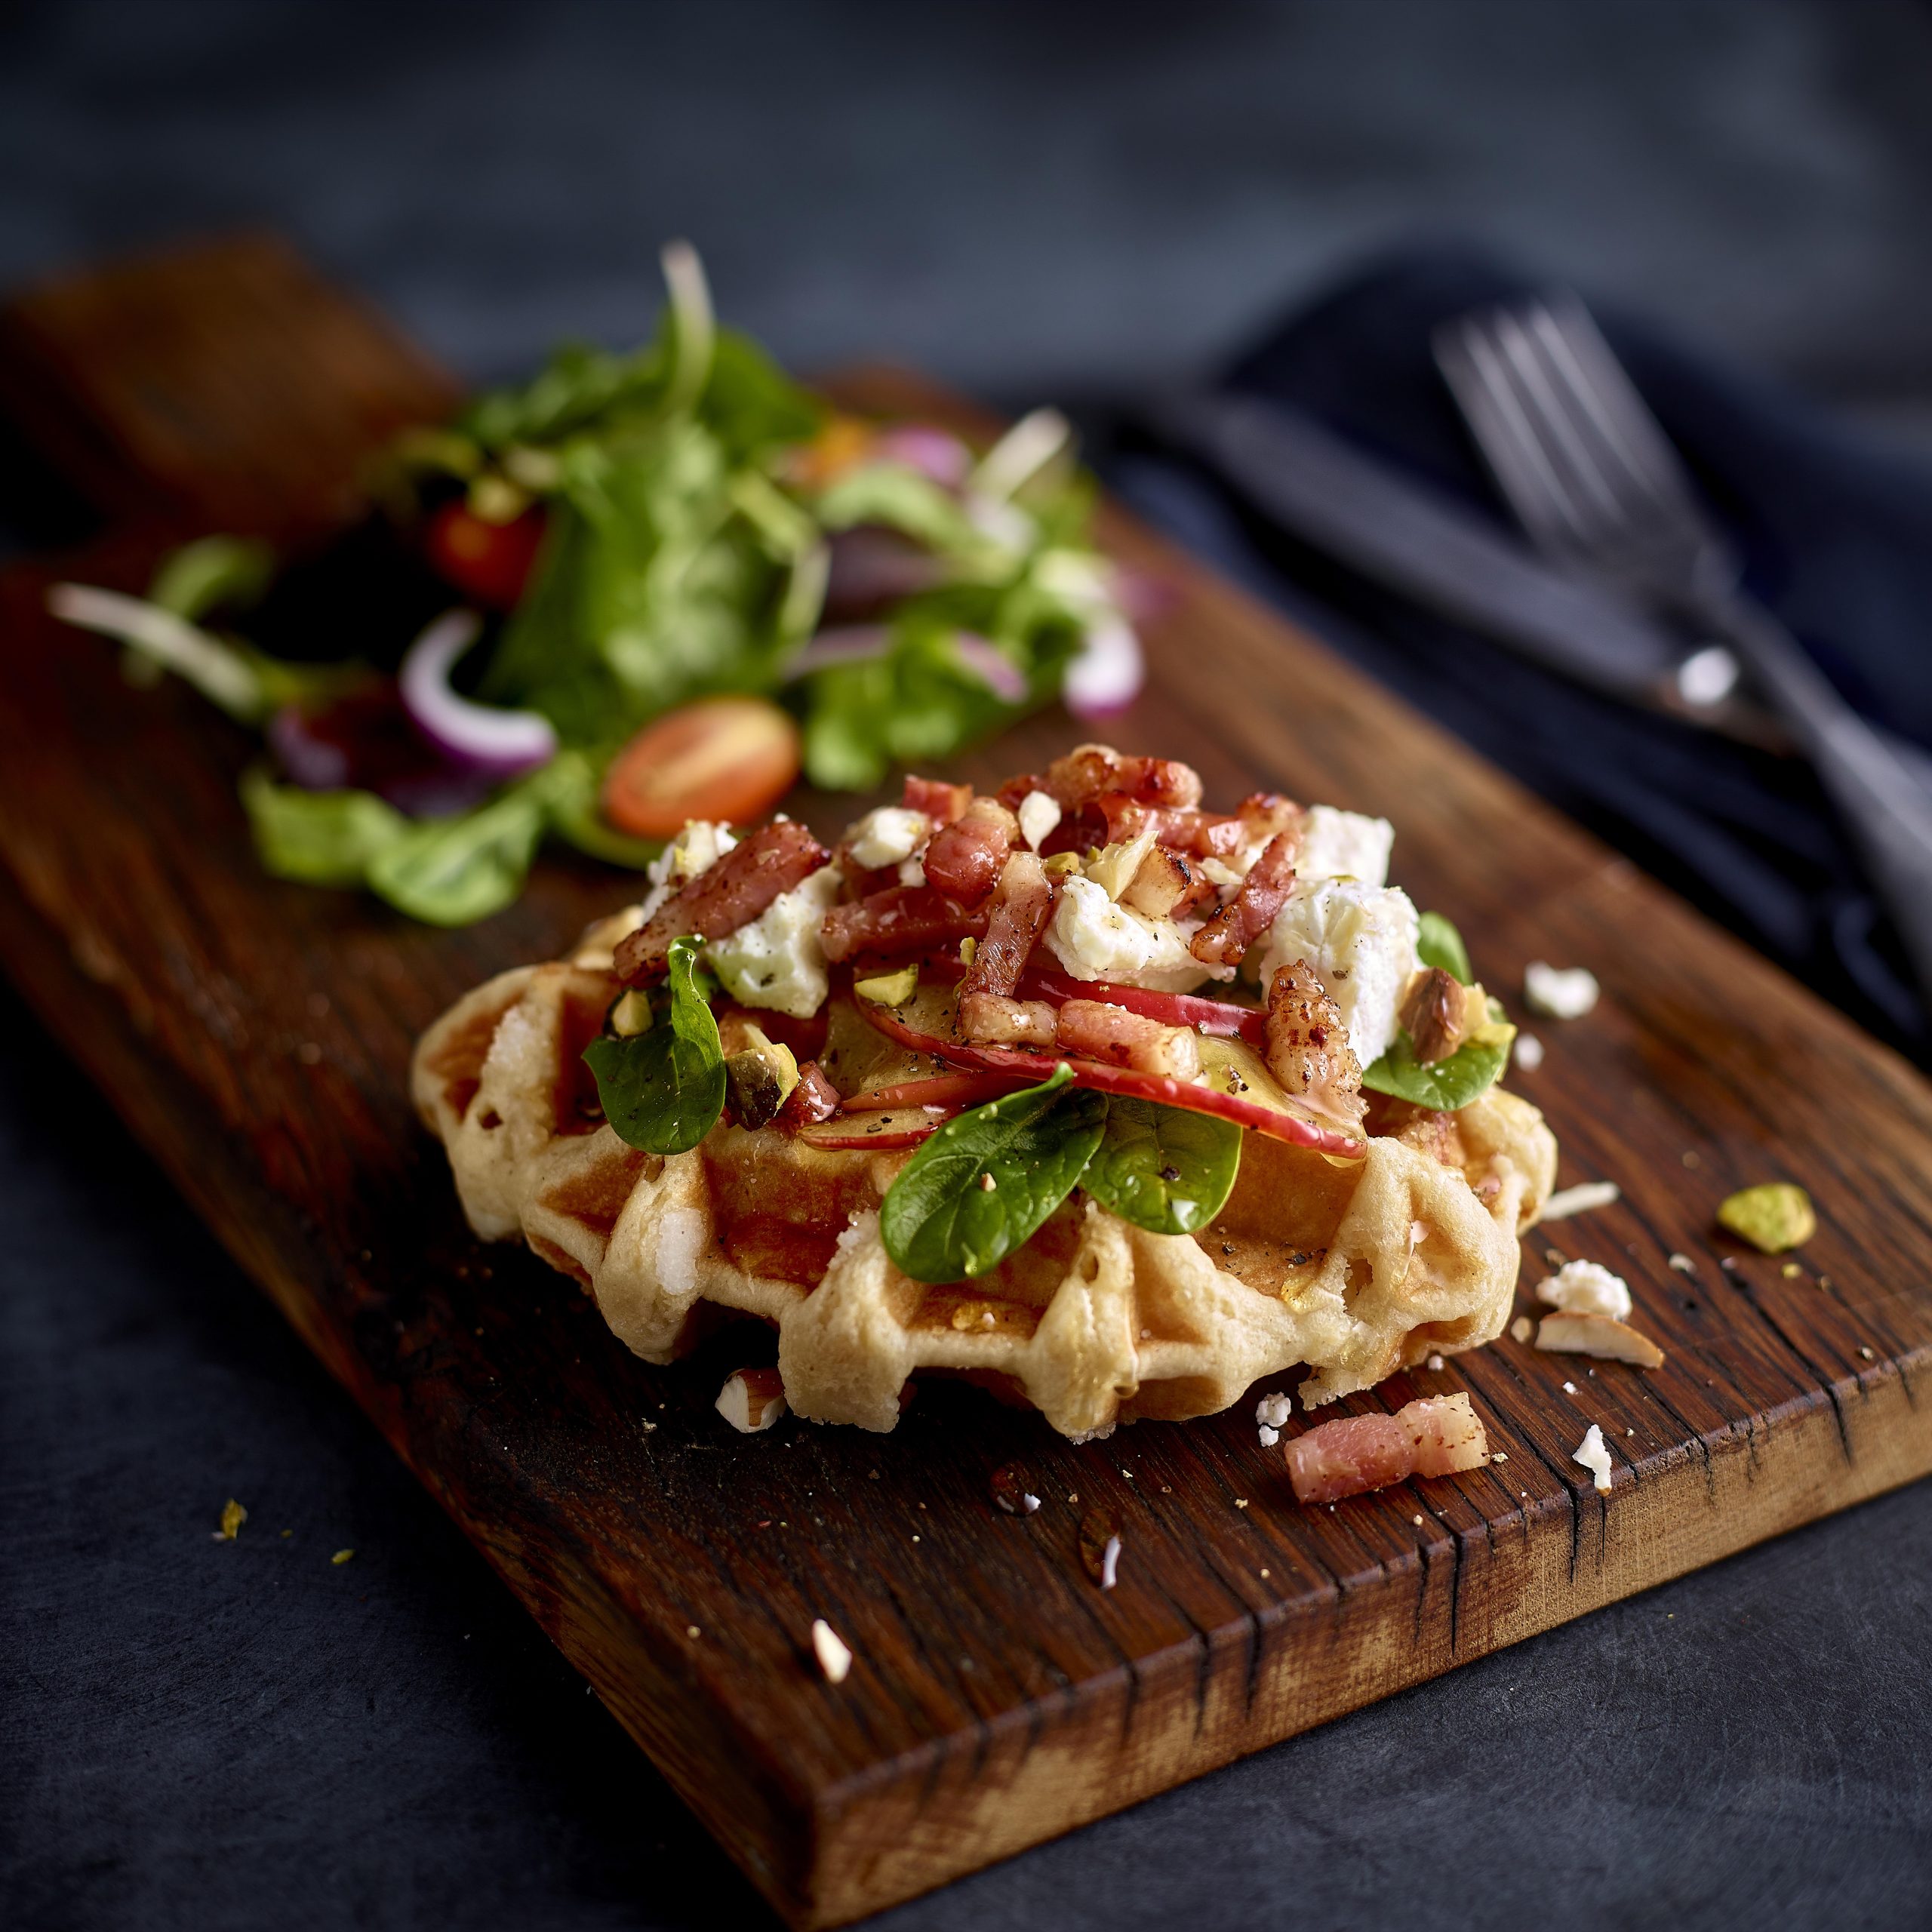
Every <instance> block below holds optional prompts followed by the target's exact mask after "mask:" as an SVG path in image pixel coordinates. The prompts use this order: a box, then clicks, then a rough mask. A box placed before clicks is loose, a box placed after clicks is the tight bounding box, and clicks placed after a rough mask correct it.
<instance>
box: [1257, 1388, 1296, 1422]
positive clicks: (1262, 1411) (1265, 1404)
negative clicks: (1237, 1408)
mask: <svg viewBox="0 0 1932 1932" xmlns="http://www.w3.org/2000/svg"><path fill="white" fill-rule="evenodd" d="M1292 1413H1293V1410H1292V1408H1291V1406H1290V1404H1289V1400H1288V1398H1287V1396H1285V1395H1263V1397H1262V1398H1261V1399H1260V1401H1258V1402H1257V1403H1256V1404H1255V1405H1254V1420H1256V1421H1257V1422H1258V1423H1260V1425H1261V1426H1262V1427H1263V1428H1264V1429H1279V1428H1280V1427H1281V1425H1282V1424H1283V1423H1284V1422H1286V1421H1287V1419H1288V1417H1289V1416H1290V1415H1291V1414H1292Z"/></svg>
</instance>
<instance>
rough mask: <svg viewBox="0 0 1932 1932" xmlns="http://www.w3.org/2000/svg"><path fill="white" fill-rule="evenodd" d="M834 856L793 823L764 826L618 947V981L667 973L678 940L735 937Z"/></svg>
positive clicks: (641, 979) (782, 821)
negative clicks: (666, 965) (668, 959)
mask: <svg viewBox="0 0 1932 1932" xmlns="http://www.w3.org/2000/svg"><path fill="white" fill-rule="evenodd" d="M829 856H830V855H829V854H828V853H827V852H826V849H825V848H824V847H823V845H821V844H820V843H819V842H818V841H817V839H816V838H814V837H813V836H812V835H811V833H810V832H808V831H807V830H806V829H805V828H804V826H802V825H800V824H798V823H796V822H795V820H792V819H789V818H781V819H776V820H774V821H773V822H772V823H771V824H770V825H766V826H760V827H759V828H758V830H757V831H755V832H750V833H748V834H747V835H746V837H745V838H744V840H743V843H742V844H738V845H736V846H734V847H733V848H732V849H731V851H728V852H727V853H726V854H724V857H723V858H721V859H720V860H718V863H716V864H715V866H711V867H710V868H709V869H708V870H706V871H704V872H700V873H699V874H698V875H697V877H696V878H693V879H688V880H687V881H685V884H684V886H683V888H682V889H681V890H680V891H678V892H676V893H675V894H672V897H670V898H669V899H667V900H666V901H665V902H664V903H663V905H662V906H659V907H658V909H657V911H656V912H654V913H653V914H652V915H651V917H650V918H648V919H647V920H646V921H645V923H644V924H642V925H641V926H640V927H639V928H638V929H637V931H635V932H634V933H629V934H626V935H625V937H623V939H622V940H620V941H619V942H618V944H617V952H616V957H615V961H614V963H615V964H616V967H617V977H619V978H620V980H628V981H629V983H631V984H632V985H633V986H635V985H637V984H638V983H641V982H645V981H648V980H654V979H656V978H657V976H658V975H659V974H661V973H662V972H663V970H664V961H665V959H666V957H667V955H669V951H670V946H671V942H672V940H674V939H677V938H678V937H681V935H682V934H686V933H695V934H697V936H698V937H699V938H700V939H722V938H723V937H724V935H725V934H727V933H734V932H736V931H737V930H738V928H740V926H743V925H747V924H749V923H750V922H751V921H752V920H753V919H755V918H758V916H759V915H761V913H762V912H764V910H765V909H766V908H767V907H768V906H770V905H771V902H772V901H773V900H774V899H776V898H777V897H779V896H780V894H782V893H786V892H789V891H791V890H792V888H793V887H794V886H795V885H797V884H799V883H800V882H801V881H803V880H804V879H806V878H809V877H810V876H811V874H813V873H814V872H817V870H818V869H819V867H820V866H822V865H823V864H824V863H825V862H826V859H827V858H828V857H829Z"/></svg>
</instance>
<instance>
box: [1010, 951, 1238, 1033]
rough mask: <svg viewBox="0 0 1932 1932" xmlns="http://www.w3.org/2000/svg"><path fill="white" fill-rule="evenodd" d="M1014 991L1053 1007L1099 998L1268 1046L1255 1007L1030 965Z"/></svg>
mask: <svg viewBox="0 0 1932 1932" xmlns="http://www.w3.org/2000/svg"><path fill="white" fill-rule="evenodd" d="M1034 957H1035V958H1038V957H1039V955H1038V953H1035V955H1034ZM1019 990H1020V998H1022V999H1044V1000H1050V1001H1052V1003H1053V1004H1054V1005H1055V1006H1059V1005H1060V1004H1063V1002H1064V1001H1067V1000H1070V999H1098V1000H1104V1001H1106V1003H1107V1004H1108V1005H1109V1006H1124V1007H1125V1008H1127V1010H1128V1012H1130V1013H1139V1014H1145V1015H1146V1017H1147V1018H1148V1019H1149V1020H1159V1021H1160V1023H1161V1025H1163V1026H1188V1027H1192V1029H1193V1030H1194V1031H1195V1032H1197V1033H1204V1034H1207V1035H1212V1036H1214V1037H1215V1038H1223V1039H1242V1040H1245V1041H1247V1043H1248V1044H1249V1045H1250V1046H1251V1047H1265V1046H1266V1044H1268V1019H1267V1015H1266V1014H1264V1013H1263V1011H1261V1009H1260V1008H1259V1007H1258V1006H1236V1005H1235V1004H1234V1002H1233V1001H1232V1000H1223V999H1204V998H1201V995H1199V994H1198V993H1157V992H1153V991H1152V990H1150V989H1149V988H1147V987H1146V986H1115V984H1113V983H1112V981H1110V980H1076V979H1075V978H1074V977H1072V975H1071V974H1066V973H1060V972H1056V971H1054V969H1053V968H1051V967H1045V966H1029V968H1027V970H1026V972H1025V973H1024V974H1023V975H1022V976H1021V977H1020V989H1019Z"/></svg>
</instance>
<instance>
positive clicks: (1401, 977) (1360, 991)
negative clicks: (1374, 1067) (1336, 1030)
mask: <svg viewBox="0 0 1932 1932" xmlns="http://www.w3.org/2000/svg"><path fill="white" fill-rule="evenodd" d="M1419 932H1420V921H1419V920H1418V918H1417V915H1416V909H1415V907H1414V905H1413V904H1412V903H1411V900H1410V898H1409V895H1408V894H1407V893H1406V892H1404V891H1401V890H1400V889H1399V888H1396V887H1394V886H1373V885H1365V884H1362V883H1361V881H1358V880H1355V879H1342V878H1324V879H1317V880H1315V881H1314V882H1313V883H1312V884H1309V885H1306V886H1302V885H1297V888H1296V889H1295V891H1294V892H1293V893H1292V894H1291V895H1290V896H1289V899H1288V902H1287V904H1286V905H1285V906H1283V907H1282V908H1281V910H1280V912H1278V913H1276V914H1275V923H1274V924H1273V926H1272V928H1270V929H1269V934H1268V949H1267V951H1266V952H1265V953H1264V954H1263V956H1262V961H1261V975H1262V979H1263V983H1268V982H1269V981H1272V979H1273V977H1274V976H1275V973H1276V971H1278V969H1279V968H1281V967H1284V966H1291V965H1292V964H1294V962H1295V961H1297V959H1306V961H1308V963H1309V966H1310V967H1311V968H1313V970H1314V973H1315V977H1316V978H1317V979H1318V980H1320V981H1321V983H1322V985H1323V986H1324V987H1326V988H1327V991H1328V995H1329V997H1330V998H1332V999H1333V1000H1334V1002H1335V1004H1336V1007H1337V1009H1338V1010H1339V1011H1340V1014H1341V1016H1342V1023H1343V1025H1344V1026H1346V1027H1347V1028H1348V1029H1349V1044H1350V1045H1351V1046H1352V1047H1353V1048H1354V1049H1355V1058H1356V1059H1357V1060H1359V1061H1360V1062H1361V1064H1362V1065H1363V1066H1369V1065H1371V1063H1373V1062H1374V1061H1376V1060H1380V1058H1381V1057H1382V1056H1383V1054H1385V1053H1386V1052H1387V1051H1388V1050H1389V1043H1390V1042H1391V1041H1392V1040H1393V1039H1394V1038H1395V1016H1396V1014H1397V1013H1398V1011H1400V1010H1401V1004H1402V1001H1403V998H1404V995H1406V994H1407V992H1408V989H1409V981H1410V980H1411V978H1412V977H1414V973H1415V971H1416V968H1417V964H1418V961H1417V958H1416V940H1417V934H1418V933H1419Z"/></svg>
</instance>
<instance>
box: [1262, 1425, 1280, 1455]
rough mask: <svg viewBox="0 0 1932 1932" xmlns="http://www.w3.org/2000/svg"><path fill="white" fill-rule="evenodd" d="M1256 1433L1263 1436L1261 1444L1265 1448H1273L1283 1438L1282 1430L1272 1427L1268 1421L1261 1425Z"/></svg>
mask: <svg viewBox="0 0 1932 1932" xmlns="http://www.w3.org/2000/svg"><path fill="white" fill-rule="evenodd" d="M1256 1433H1257V1435H1259V1436H1260V1438H1261V1446H1262V1447H1263V1448H1264V1449H1272V1448H1273V1447H1274V1446H1275V1444H1276V1443H1278V1441H1281V1431H1280V1430H1279V1429H1270V1428H1269V1426H1268V1425H1267V1424H1266V1423H1263V1424H1262V1425H1261V1426H1260V1429H1258V1430H1257V1431H1256Z"/></svg>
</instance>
